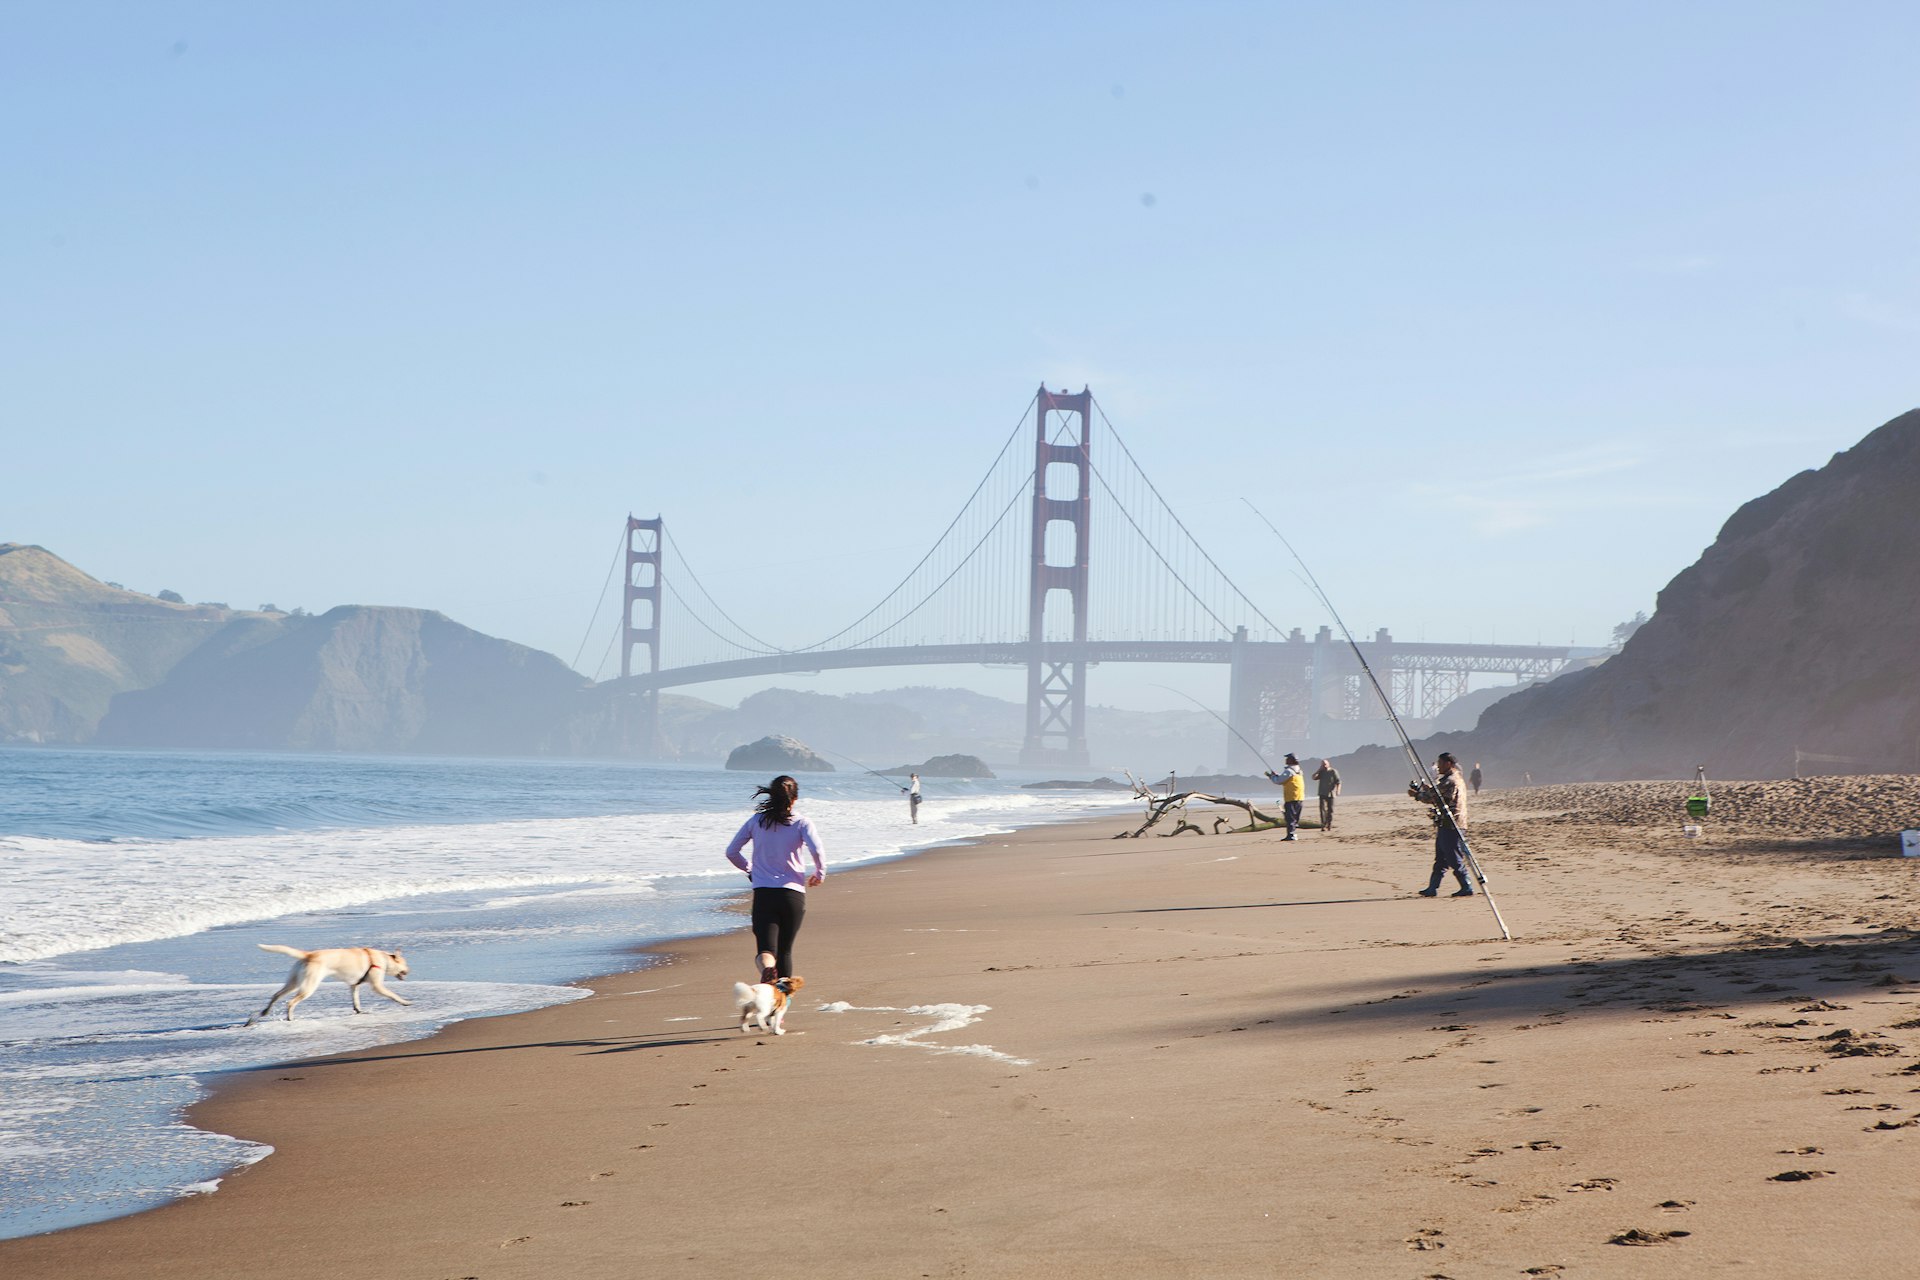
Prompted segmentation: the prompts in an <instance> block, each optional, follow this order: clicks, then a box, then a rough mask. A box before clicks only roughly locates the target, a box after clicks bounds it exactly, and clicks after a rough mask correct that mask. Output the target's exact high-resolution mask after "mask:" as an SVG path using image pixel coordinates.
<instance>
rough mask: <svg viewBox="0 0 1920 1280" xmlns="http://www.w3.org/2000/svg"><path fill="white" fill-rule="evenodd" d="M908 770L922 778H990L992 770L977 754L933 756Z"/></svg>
mask: <svg viewBox="0 0 1920 1280" xmlns="http://www.w3.org/2000/svg"><path fill="white" fill-rule="evenodd" d="M909 772H912V773H918V774H919V775H920V776H921V777H923V778H991V777H992V776H993V770H991V769H989V768H987V762H986V761H985V760H982V759H981V758H980V757H979V756H969V755H951V756H934V757H933V758H932V759H931V760H928V761H927V762H926V763H925V764H923V765H921V766H920V767H919V768H918V769H914V770H910V771H909Z"/></svg>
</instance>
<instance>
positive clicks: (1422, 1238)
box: [1407, 1227, 1447, 1253]
mask: <svg viewBox="0 0 1920 1280" xmlns="http://www.w3.org/2000/svg"><path fill="white" fill-rule="evenodd" d="M1441 1234H1442V1232H1441V1231H1440V1228H1438V1227H1422V1228H1420V1229H1419V1230H1418V1231H1416V1232H1414V1233H1413V1234H1412V1235H1410V1236H1408V1237H1407V1248H1408V1249H1410V1250H1412V1251H1413V1252H1415V1253H1425V1252H1427V1251H1428V1250H1431V1249H1444V1248H1446V1247H1447V1243H1446V1241H1444V1240H1442V1239H1440V1236H1441Z"/></svg>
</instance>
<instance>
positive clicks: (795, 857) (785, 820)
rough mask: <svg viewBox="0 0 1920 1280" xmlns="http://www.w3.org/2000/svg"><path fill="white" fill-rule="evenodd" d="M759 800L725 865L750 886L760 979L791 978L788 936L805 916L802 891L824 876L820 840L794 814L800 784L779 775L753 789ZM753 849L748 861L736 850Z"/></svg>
mask: <svg viewBox="0 0 1920 1280" xmlns="http://www.w3.org/2000/svg"><path fill="white" fill-rule="evenodd" d="M754 794H755V795H757V796H759V797H760V799H759V800H758V801H757V802H756V803H755V804H754V806H753V809H754V814H753V816H752V817H751V818H748V819H747V821H746V825H745V826H743V827H741V828H740V832H739V834H738V835H736V836H734V838H733V842H732V843H731V844H729V845H728V846H727V861H728V862H731V863H732V864H733V865H734V866H736V867H738V868H740V869H741V870H742V871H744V872H746V873H747V879H748V880H749V881H750V882H752V884H753V942H754V945H755V946H757V947H758V948H759V949H760V955H759V965H760V981H762V982H772V981H774V980H775V979H776V978H791V977H792V976H793V938H794V935H795V934H797V933H799V932H800V922H801V920H803V919H804V918H805V917H806V914H807V889H808V887H809V886H815V885H819V884H821V883H823V882H825V880H826V878H827V866H826V863H824V862H822V861H821V859H820V842H819V841H818V840H816V839H814V835H813V823H811V822H809V821H808V820H807V819H805V818H803V817H801V816H800V815H799V814H797V813H795V812H794V811H793V806H794V802H795V801H797V800H798V799H799V798H800V784H799V783H797V782H795V781H794V780H793V779H792V778H790V777H788V776H787V775H786V774H784V773H783V774H781V775H780V776H779V777H777V778H775V779H774V780H773V781H772V782H769V783H768V784H767V785H766V786H764V787H756V788H754ZM749 844H751V845H752V846H753V861H752V862H751V863H749V862H748V861H747V859H746V858H744V857H742V856H741V853H740V851H741V850H742V849H744V848H746V847H747V846H748V845H749ZM802 845H805V846H806V848H807V850H808V852H810V853H812V854H813V874H811V875H808V874H807V870H806V863H805V862H804V861H803V860H802V858H801V856H800V847H801V846H802Z"/></svg>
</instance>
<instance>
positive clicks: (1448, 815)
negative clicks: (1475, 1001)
mask: <svg viewBox="0 0 1920 1280" xmlns="http://www.w3.org/2000/svg"><path fill="white" fill-rule="evenodd" d="M1241 501H1242V502H1246V503H1247V509H1248V510H1250V511H1252V512H1253V514H1254V515H1256V516H1258V517H1260V523H1261V524H1264V525H1265V526H1267V530H1268V532H1270V533H1272V534H1273V536H1274V537H1276V538H1278V539H1279V540H1280V545H1281V546H1283V547H1285V548H1286V549H1287V554H1288V555H1290V556H1292V557H1293V562H1294V563H1295V564H1297V565H1299V566H1300V572H1302V573H1304V574H1306V575H1307V576H1306V584H1307V586H1308V588H1309V589H1310V590H1311V591H1312V592H1313V594H1314V595H1315V596H1317V597H1319V599H1320V604H1321V605H1322V606H1323V607H1324V608H1325V609H1326V611H1327V612H1328V613H1329V614H1330V615H1332V617H1333V621H1334V623H1335V625H1337V626H1338V627H1339V628H1340V634H1341V635H1343V636H1345V637H1346V638H1347V645H1348V647H1349V648H1351V649H1352V650H1353V656H1354V658H1355V659H1356V660H1357V661H1358V662H1359V663H1360V670H1361V671H1363V672H1365V673H1366V677H1367V683H1369V684H1371V685H1372V686H1373V691H1374V693H1375V694H1376V695H1377V696H1378V697H1379V699H1380V706H1381V707H1382V708H1383V709H1384V710H1385V711H1386V713H1387V720H1388V721H1389V722H1390V723H1391V724H1392V725H1393V731H1394V733H1395V734H1397V735H1398V736H1399V738H1400V747H1401V750H1403V751H1405V752H1406V753H1407V759H1408V761H1409V762H1411V763H1412V765H1413V767H1414V769H1415V770H1417V771H1418V773H1419V775H1420V778H1419V781H1418V783H1417V784H1416V786H1417V789H1418V791H1419V793H1420V798H1421V799H1422V800H1424V799H1425V798H1426V797H1428V796H1431V797H1432V798H1433V799H1432V801H1431V804H1432V808H1433V811H1434V813H1435V814H1437V815H1438V816H1439V819H1440V821H1441V822H1443V823H1445V824H1446V825H1447V826H1448V827H1449V828H1451V829H1452V831H1453V834H1454V836H1455V838H1457V839H1458V840H1459V842H1460V859H1461V861H1462V862H1464V863H1465V864H1466V865H1467V867H1468V869H1469V870H1471V871H1472V872H1473V878H1474V879H1475V880H1477V881H1478V882H1479V884H1480V892H1481V894H1482V895H1483V896H1484V897H1485V898H1486V900H1487V906H1488V907H1489V908H1491V909H1492V911H1493V920H1494V923H1495V924H1497V925H1499V926H1500V936H1501V937H1502V938H1504V939H1505V940H1506V941H1508V942H1512V941H1513V933H1512V932H1511V931H1510V930H1509V929H1508V928H1507V922H1506V920H1505V919H1504V918H1503V917H1502V916H1501V914H1500V905H1499V904H1498V903H1496V902H1495V901H1494V900H1493V890H1491V889H1490V888H1488V887H1487V873H1486V872H1485V871H1483V870H1481V869H1480V860H1479V859H1478V858H1476V857H1474V855H1473V847H1472V846H1471V845H1470V844H1468V843H1467V833H1466V830H1465V829H1464V828H1463V827H1462V826H1461V825H1460V820H1459V819H1458V818H1456V817H1455V816H1454V813H1453V809H1452V807H1451V806H1450V805H1448V804H1447V802H1446V800H1445V799H1444V798H1443V797H1442V796H1441V794H1440V781H1439V779H1437V778H1435V777H1434V776H1433V774H1432V772H1431V771H1429V770H1428V768H1427V762H1426V761H1424V760H1422V759H1421V758H1420V753H1419V752H1418V751H1416V750H1414V746H1413V739H1412V738H1410V737H1408V736H1407V730H1406V726H1404V725H1402V724H1401V723H1400V717H1399V716H1398V715H1397V714H1396V713H1395V712H1394V709H1393V699H1391V698H1389V697H1388V696H1387V691H1386V690H1385V689H1383V688H1381V687H1380V678H1379V677H1378V676H1376V675H1374V674H1373V668H1372V667H1371V666H1370V665H1368V663H1367V655H1366V654H1365V653H1363V652H1361V650H1360V642H1359V641H1357V640H1355V639H1354V638H1353V632H1352V631H1350V630H1349V629H1348V628H1347V623H1346V619H1344V618H1342V617H1341V616H1340V611H1339V610H1338V609H1336V608H1334V607H1333V601H1332V600H1331V599H1330V598H1329V597H1328V595H1327V593H1326V590H1325V588H1323V587H1322V586H1321V585H1320V580H1319V579H1318V578H1316V577H1314V576H1313V570H1311V569H1309V568H1307V562H1306V561H1305V560H1302V559H1301V558H1300V553H1299V552H1298V551H1295V550H1294V549H1293V544H1292V543H1291V542H1288V541H1287V535H1286V534H1284V533H1281V532H1280V530H1279V529H1278V528H1276V527H1275V526H1274V523H1273V521H1271V520H1269V519H1267V516H1266V513H1265V512H1263V511H1262V510H1260V508H1258V507H1256V506H1254V505H1253V503H1251V502H1248V501H1247V499H1245V498H1242V499H1241Z"/></svg>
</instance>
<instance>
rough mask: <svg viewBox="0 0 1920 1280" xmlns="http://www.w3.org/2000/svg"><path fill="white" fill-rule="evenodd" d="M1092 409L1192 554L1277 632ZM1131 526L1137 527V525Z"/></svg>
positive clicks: (1104, 414)
mask: <svg viewBox="0 0 1920 1280" xmlns="http://www.w3.org/2000/svg"><path fill="white" fill-rule="evenodd" d="M1093 407H1094V410H1095V412H1097V413H1098V414H1099V415H1100V421H1101V422H1103V423H1105V424H1106V428H1107V434H1108V435H1110V436H1112V437H1113V442H1114V443H1115V444H1117V445H1119V446H1120V452H1121V453H1122V454H1124V455H1125V456H1126V459H1127V461H1128V462H1130V463H1132V464H1133V469H1134V471H1135V473H1136V474H1138V475H1139V477H1140V479H1141V480H1142V482H1144V483H1145V484H1146V486H1147V492H1149V493H1151V494H1152V495H1153V496H1154V499H1155V500H1156V501H1158V502H1159V504H1160V508H1161V510H1163V511H1165V512H1166V513H1167V518H1168V519H1170V520H1171V521H1173V525H1174V527H1175V528H1176V529H1178V530H1180V532H1181V534H1183V535H1184V536H1185V537H1186V539H1187V542H1188V543H1189V544H1191V546H1192V547H1193V549H1194V550H1195V551H1196V552H1198V553H1199V555H1200V558H1201V559H1202V560H1204V561H1206V563H1207V567H1208V568H1210V569H1212V570H1213V572H1214V573H1215V574H1217V575H1218V576H1219V578H1220V581H1221V582H1223V583H1225V584H1226V586H1227V589H1228V590H1230V591H1231V592H1233V594H1234V596H1235V597H1236V598H1237V599H1239V601H1240V602H1241V603H1242V604H1244V605H1246V607H1247V608H1249V609H1251V610H1253V612H1254V614H1255V616H1257V617H1258V618H1259V619H1260V621H1262V622H1264V623H1266V624H1267V626H1268V628H1270V629H1271V630H1272V631H1273V632H1274V633H1275V634H1279V633H1280V631H1281V628H1280V626H1279V625H1278V624H1277V623H1275V622H1274V620H1273V619H1272V618H1269V617H1268V616H1267V615H1266V611H1265V610H1263V609H1261V608H1260V606H1259V605H1257V604H1255V603H1254V602H1253V600H1252V599H1251V598H1249V597H1248V595H1247V593H1246V592H1244V591H1242V590H1241V589H1240V587H1239V584H1237V583H1235V582H1234V580H1233V579H1232V578H1230V577H1228V576H1227V571H1226V570H1224V569H1222V568H1221V567H1220V566H1219V564H1218V563H1217V562H1215V560H1214V558H1213V557H1212V556H1211V555H1209V554H1207V549H1206V548H1205V547H1204V546H1202V545H1201V543H1200V540H1199V539H1198V538H1196V537H1194V536H1193V532H1192V530H1190V529H1188V528H1187V526H1186V523H1185V522H1184V521H1183V520H1181V519H1180V516H1179V514H1178V513H1177V512H1175V511H1174V509H1173V505H1172V504H1171V503H1169V502H1168V501H1167V500H1166V498H1165V497H1164V496H1163V495H1162V494H1161V492H1160V488H1159V486H1158V485H1156V484H1154V482H1153V477H1152V476H1151V475H1149V474H1148V472H1147V469H1146V468H1145V467H1143V466H1141V465H1140V462H1139V459H1137V458H1135V457H1134V456H1133V450H1131V449H1129V448H1128V447H1127V442H1126V440H1125V439H1124V438H1123V437H1122V436H1121V434H1120V429H1119V428H1118V427H1116V426H1114V425H1113V420H1112V419H1111V418H1109V417H1107V411H1106V408H1105V407H1104V406H1103V405H1101V403H1100V401H1099V400H1098V399H1097V398H1096V399H1095V400H1094V401H1093ZM1094 473H1095V474H1096V475H1098V474H1099V469H1098V468H1097V467H1096V468H1095V469H1094ZM1100 482H1101V484H1103V485H1104V484H1105V483H1106V479H1105V477H1102V478H1101V481H1100ZM1115 505H1119V504H1118V500H1117V499H1116V500H1115ZM1122 513H1123V514H1125V511H1124V508H1123V509H1122ZM1128 519H1129V520H1131V519H1132V517H1131V516H1130V515H1129V516H1128ZM1135 527H1136V528H1138V526H1137V525H1136V526H1135ZM1141 536H1142V537H1143V538H1144V537H1145V535H1144V534H1142V535H1141ZM1149 545H1151V544H1149ZM1162 563H1165V562H1164V561H1162ZM1167 571H1168V572H1169V573H1172V574H1173V575H1174V577H1175V578H1176V579H1179V581H1180V585H1181V586H1182V587H1185V588H1186V589H1187V590H1188V591H1190V592H1191V591H1192V590H1193V588H1192V587H1190V586H1187V583H1186V581H1185V579H1183V578H1180V575H1179V574H1178V573H1177V572H1176V571H1175V570H1174V569H1173V566H1171V565H1168V566H1167ZM1196 598H1197V593H1196ZM1208 613H1209V614H1212V613H1213V611H1212V610H1211V609H1209V610H1208ZM1213 617H1214V620H1215V621H1219V615H1218V614H1213ZM1221 626H1222V627H1226V624H1225V623H1224V622H1221ZM1227 629H1228V630H1229V631H1230V630H1231V629H1232V628H1227Z"/></svg>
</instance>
